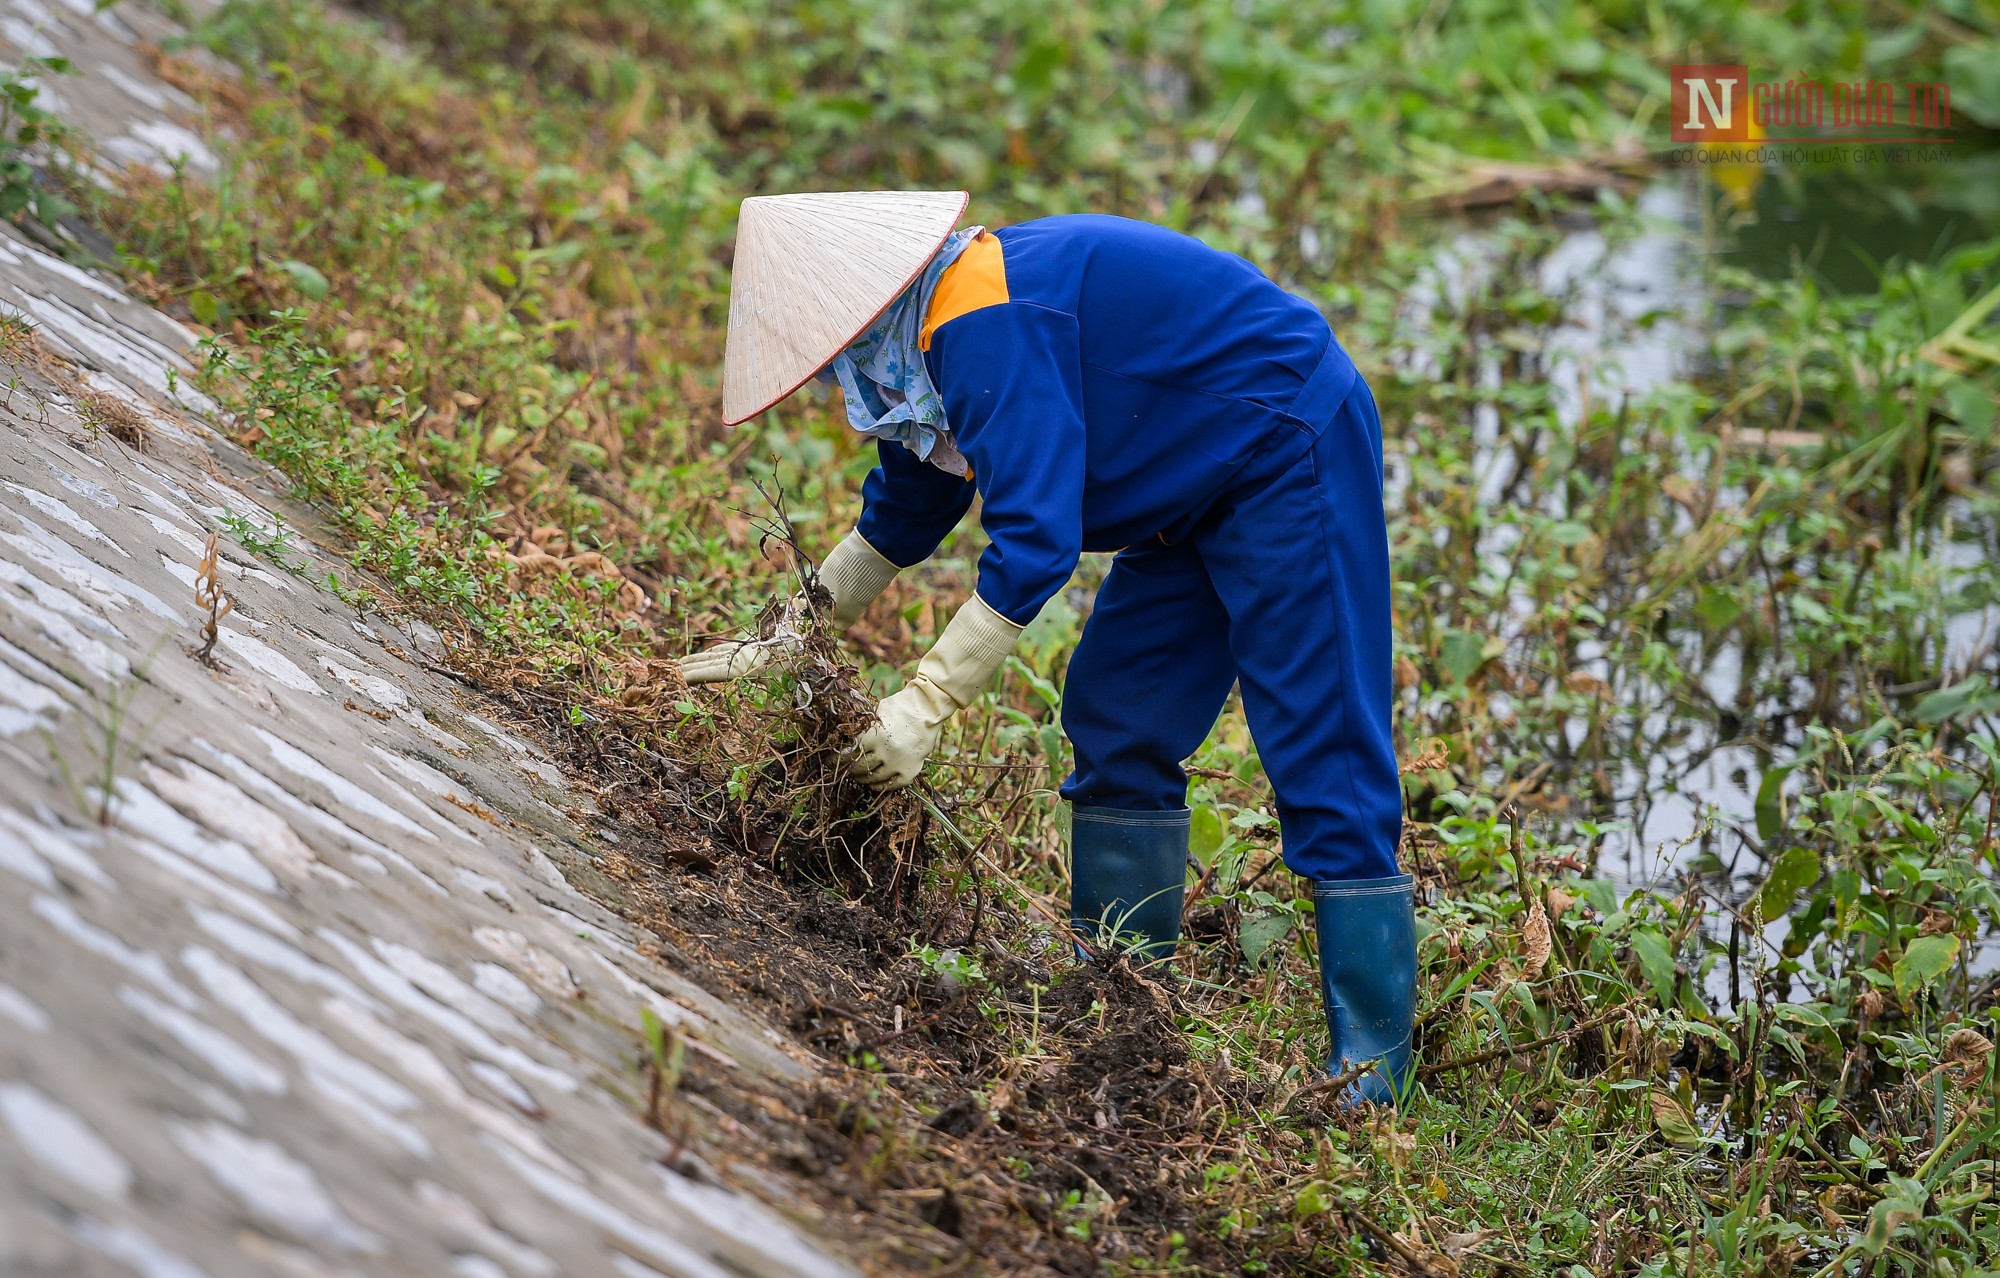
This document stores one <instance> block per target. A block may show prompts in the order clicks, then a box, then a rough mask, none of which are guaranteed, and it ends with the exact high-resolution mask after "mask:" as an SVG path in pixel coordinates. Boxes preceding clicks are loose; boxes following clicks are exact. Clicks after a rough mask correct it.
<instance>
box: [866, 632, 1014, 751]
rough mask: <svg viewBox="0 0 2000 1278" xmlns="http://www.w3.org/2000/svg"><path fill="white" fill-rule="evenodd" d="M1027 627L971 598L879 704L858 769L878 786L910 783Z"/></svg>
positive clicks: (983, 687)
mask: <svg viewBox="0 0 2000 1278" xmlns="http://www.w3.org/2000/svg"><path fill="white" fill-rule="evenodd" d="M1024 628H1025V627H1022V626H1017V625H1015V624H1014V623H1013V622H1011V621H1009V620H1007V619H1006V618H1005V617H1003V616H1001V615H1000V614H999V613H997V612H995V611H993V609H991V608H989V607H987V606H986V602H985V601H984V600H982V599H981V598H980V597H979V596H978V595H974V596H972V598H970V599H968V600H966V601H965V605H964V607H962V608H960V609H959V610H958V613H957V615H956V616H954V617H953V618H952V619H951V624H950V625H948V626H946V627H945V628H944V633H943V634H941V635H939V636H938V641H937V643H935V644H934V645H932V647H931V650H930V651H929V652H928V653H926V654H925V656H924V659H923V660H922V661H920V662H918V663H917V673H916V674H914V675H912V676H911V677H910V681H909V682H908V683H906V684H904V685H903V687H902V690H901V691H899V692H894V693H891V694H890V695H888V696H886V697H884V698H882V701H881V703H880V704H879V705H877V706H876V707H875V725H874V726H873V727H871V728H869V729H868V731H866V732H864V733H862V734H861V736H860V737H859V738H858V739H857V740H856V741H855V743H854V744H855V747H856V750H857V752H858V755H857V758H856V759H855V763H854V772H855V775H856V776H858V777H859V778H860V779H861V780H862V782H863V783H865V784H866V785H867V786H868V787H869V788H870V789H874V790H893V789H895V788H896V787H898V786H905V785H908V784H909V783H910V782H912V781H914V780H916V779H917V774H918V773H920V772H922V771H923V770H924V761H925V760H926V759H928V758H930V757H931V751H933V750H935V749H937V743H938V735H939V733H940V732H942V731H943V729H944V725H945V721H946V720H947V719H949V718H951V717H952V716H953V715H954V714H957V713H958V712H959V711H960V710H963V709H964V708H965V707H966V706H969V705H971V704H972V700H973V698H975V697H977V696H978V695H979V694H980V692H981V691H983V690H984V689H985V687H986V684H987V682H988V681H989V680H991V679H992V678H993V673H994V672H995V671H996V670H998V669H999V668H1000V663H1001V662H1003V661H1005V660H1006V659H1007V654H1008V653H1010V652H1012V651H1013V650H1014V643H1015V641H1016V640H1018V639H1019V638H1020V637H1021V631H1022V630H1023V629H1024Z"/></svg>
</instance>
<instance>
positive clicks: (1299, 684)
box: [682, 191, 1416, 1103]
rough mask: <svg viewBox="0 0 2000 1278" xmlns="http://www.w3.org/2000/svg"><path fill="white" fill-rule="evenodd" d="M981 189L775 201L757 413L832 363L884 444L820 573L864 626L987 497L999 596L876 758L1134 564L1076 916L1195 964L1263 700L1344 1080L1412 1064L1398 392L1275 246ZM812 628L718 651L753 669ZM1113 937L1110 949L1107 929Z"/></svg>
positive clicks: (1114, 607)
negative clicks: (1214, 776)
mask: <svg viewBox="0 0 2000 1278" xmlns="http://www.w3.org/2000/svg"><path fill="white" fill-rule="evenodd" d="M965 205H966V196H965V193H963V192H932V191H900V192H847V193H822V194H807V195H779V196H765V197H759V198H753V199H748V200H745V201H744V203H743V206H742V211H741V215H740V220H739V225H738V233H737V240H736V261H735V268H734V276H733V279H732V287H731V295H730V303H729V332H728V341H727V349H726V353H725V356H724V370H723V417H724V419H725V421H727V422H730V423H736V422H741V421H744V420H747V419H748V418H750V417H753V416H755V415H757V414H758V413H761V412H763V411H764V410H765V409H767V408H769V407H771V406H772V405H773V404H775V403H777V402H778V401H780V400H782V399H784V398H785V397H786V396H788V395H790V394H791V393H792V392H793V391H795V390H797V389H798V388H799V387H801V386H802V385H804V384H805V383H806V382H807V381H809V380H811V379H813V378H814V377H815V376H818V377H819V378H820V379H821V380H822V381H825V382H827V383H830V384H836V385H838V386H839V387H840V389H841V391H842V392H843V396H844V400H845V409H846V414H847V419H848V421H849V423H850V424H851V425H852V426H853V427H854V428H855V429H856V430H858V431H860V432H861V433H863V434H865V435H870V436H873V437H875V439H876V441H877V455H878V459H879V464H878V465H877V467H876V468H875V469H874V471H873V472H872V473H870V474H869V476H868V478H867V480H866V481H865V483H864V484H863V485H862V503H863V508H862V513H861V518H860V521H859V524H858V526H857V527H856V528H855V529H854V531H853V532H851V533H849V534H848V535H847V536H846V538H845V539H844V540H842V541H841V542H840V543H839V544H838V545H836V546H835V547H834V548H833V550H832V551H831V552H830V553H829V554H828V555H827V556H826V560H825V562H824V563H823V564H822V565H821V567H820V569H819V571H818V581H819V583H820V584H821V585H822V586H824V588H825V589H826V591H827V592H828V594H829V596H830V597H831V600H832V603H831V613H832V618H833V620H834V622H835V623H836V624H837V625H838V626H841V627H843V628H844V627H845V626H847V625H850V624H852V623H853V622H854V621H855V620H856V619H857V618H859V617H860V616H861V614H862V613H863V612H864V611H865V610H866V609H867V607H868V606H869V604H870V603H872V602H873V601H874V600H875V598H876V597H877V596H879V595H880V594H881V593H882V591H883V590H884V589H885V588H886V587H887V586H888V585H889V583H890V581H891V580H893V579H894V578H895V576H896V574H897V573H899V572H901V571H902V570H903V569H905V568H908V567H910V566H911V565H913V564H916V563H919V562H921V561H923V560H924V559H926V558H928V557H929V556H930V555H931V554H932V552H933V551H935V550H936V549H937V547H938V544H939V543H940V542H941V541H943V539H944V538H945V536H946V535H947V534H949V533H950V532H951V531H952V529H953V527H954V526H955V525H956V524H957V523H958V522H959V520H960V519H961V517H963V516H964V515H965V513H966V512H967V511H968V510H969V509H970V508H971V506H972V504H973V499H974V497H975V495H976V496H977V497H978V498H979V500H980V502H981V506H980V524H981V526H982V527H983V528H984V530H985V533H986V536H987V539H988V543H989V544H988V545H987V548H986V550H985V552H984V553H983V554H982V555H981V556H980V560H979V576H978V584H977V588H976V590H975V591H974V593H973V594H972V595H971V596H970V597H968V598H967V599H966V600H965V602H964V603H963V604H962V605H961V606H960V607H959V608H958V610H957V612H956V613H955V614H954V615H953V617H952V618H951V621H950V623H949V624H948V625H946V626H945V628H944V630H943V632H942V633H941V634H940V635H939V636H938V638H937V641H936V643H935V644H933V645H932V647H931V649H930V651H929V652H928V653H927V654H926V655H925V656H924V657H923V659H922V660H921V661H920V662H919V663H918V664H917V668H916V672H915V674H914V675H913V676H912V677H911V678H910V679H909V680H908V681H907V682H906V683H905V684H904V685H903V687H902V688H901V689H900V690H899V691H897V692H895V693H893V694H891V695H889V696H887V697H885V698H883V699H882V701H881V702H880V703H879V705H878V706H877V710H876V714H877V719H876V722H875V724H874V725H873V726H872V727H870V728H869V729H868V730H867V731H866V732H865V733H864V734H863V735H862V736H861V737H860V738H859V740H858V742H857V748H856V755H857V757H856V760H855V765H854V766H855V768H856V771H857V773H858V775H859V776H860V778H861V779H862V780H863V781H865V782H866V783H867V784H869V785H871V786H874V787H876V788H887V787H893V786H901V785H907V784H909V783H910V782H911V781H912V780H914V779H915V778H916V777H917V776H918V774H919V773H920V772H921V770H922V769H923V767H924V764H925V761H926V760H927V759H928V758H929V756H930V754H931V752H932V751H933V750H934V749H935V748H936V746H937V743H938V739H939V735H940V733H941V731H942V729H943V727H944V725H945V723H946V721H947V720H948V719H950V717H951V716H952V715H953V714H954V713H955V712H957V711H959V710H961V709H963V708H965V707H966V706H967V705H969V704H970V703H971V702H973V701H974V700H975V699H977V698H978V697H979V696H980V695H981V692H982V690H983V689H984V688H985V687H986V685H987V684H988V682H989V681H990V680H991V679H992V677H993V675H994V674H995V673H996V672H997V671H998V670H999V668H1000V666H1001V665H1002V663H1003V662H1004V661H1005V660H1006V658H1007V655H1008V653H1009V652H1010V651H1011V650H1012V648H1013V647H1014V644H1015V641H1016V640H1017V639H1018V638H1019V636H1020V634H1021V631H1022V629H1023V628H1024V627H1025V626H1026V625H1027V624H1028V623H1029V622H1030V621H1032V620H1033V619H1034V617H1035V614H1036V613H1037V612H1039V611H1040V610H1041V608H1042V605H1043V604H1045V603H1047V602H1048V600H1049V599H1050V598H1051V597H1052V596H1053V595H1055V594H1056V592H1058V591H1060V590H1062V589H1063V588H1064V586H1065V585H1066V584H1067V583H1068V582H1069V580H1070V577H1071V575H1072V574H1073V572H1074V571H1075V568H1076V565H1077V561H1078V556H1079V555H1080V554H1081V553H1082V552H1084V551H1087V550H1088V551H1116V552H1117V554H1116V556H1115V557H1114V558H1113V559H1112V561H1111V567H1110V570H1109V571H1108V572H1107V573H1106V575H1105V577H1104V581H1103V584H1102V585H1101V586H1100V587H1099V588H1098V591H1097V595H1096V600H1095V603H1094V605H1093V607H1092V608H1091V611H1090V614H1089V617H1088V619H1087V620H1086V622H1085V624H1084V627H1083V634H1082V637H1081V639H1080V640H1079V642H1078V644H1077V647H1076V652H1075V655H1074V656H1073V658H1072V659H1071V661H1070V664H1069V671H1068V674H1067V676H1066V679H1065V685H1064V689H1063V701H1062V726H1063V729H1064V731H1065V732H1066V733H1067V734H1068V737H1069V740H1070V744H1071V746H1072V748H1073V750H1074V753H1075V770H1074V771H1073V772H1071V774H1070V776H1069V778H1068V780H1067V781H1066V782H1065V783H1064V785H1063V787H1062V796H1063V798H1064V799H1066V800H1068V801H1069V803H1070V805H1071V808H1070V885H1071V886H1070V915H1071V919H1072V924H1073V926H1074V927H1075V928H1076V930H1077V934H1078V936H1079V938H1080V939H1081V940H1083V941H1084V942H1085V943H1086V944H1087V945H1088V944H1090V943H1093V942H1097V941H1099V940H1101V939H1103V938H1105V937H1107V936H1110V935H1112V934H1114V933H1115V934H1117V935H1119V936H1121V937H1123V938H1125V939H1126V940H1127V941H1129V942H1130V943H1131V944H1132V946H1133V948H1134V949H1136V950H1137V951H1138V957H1139V958H1140V959H1141V960H1146V959H1153V960H1158V959H1160V958H1163V957H1165V956H1168V955H1171V953H1172V952H1173V949H1174V946H1175V945H1176V943H1177V942H1178V940H1179V936H1180V920H1181V910H1182V905H1183V901H1182V897H1183V893H1184V892H1185V890H1186V881H1187V872H1186V865H1187V852H1188V828H1189V809H1188V806H1187V774H1186V772H1185V771H1183V769H1182V767H1181V764H1182V761H1183V760H1185V759H1186V758H1187V757H1188V756H1189V755H1190V754H1192V753H1193V752H1194V751H1195V750H1196V749H1198V748H1199V747H1200V745H1201V743H1202V741H1203V740H1204V738H1206V737H1207V735H1208V733H1209V731H1210V729H1211V728H1212V727H1213V726H1214V724H1215V722H1216V719H1217V717H1218V715H1219V714H1220V713H1221V710H1222V707H1223V703H1224V701H1225V699H1226V698H1227V697H1228V695H1229V691H1230V688H1231V687H1232V685H1234V686H1240V687H1241V689H1242V694H1243V705H1244V711H1245V713H1246V715H1247V716H1248V719H1249V725H1250V731H1251V734H1252V736H1253V738H1254V739H1255V742H1256V745H1257V749H1258V755H1259V758H1260V760H1261V762H1262V765H1263V768H1264V771H1265V773H1266V774H1267V775H1268V777H1269V778H1270V782H1271V787H1272V790H1273V791H1274V793H1275V795H1276V799H1277V808H1278V819H1279V824H1280V830H1281V834H1282V839H1283V855H1284V860H1285V864H1286V866H1287V868H1289V869H1290V870H1292V871H1293V872H1294V873H1296V874H1298V875H1300V876H1302V877H1304V878H1305V879H1307V880H1310V881H1311V884H1312V899H1313V908H1314V912H1315V916H1316V933H1317V940H1318V943H1319V962H1320V973H1321V989H1322V993H1323V995H1324V1000H1325V1008H1326V1019H1327V1027H1328V1030H1329V1032H1330V1034H1331V1036H1332V1047H1333V1050H1332V1056H1331V1059H1330V1061H1329V1064H1328V1069H1329V1071H1330V1072H1331V1073H1334V1074H1340V1073H1342V1072H1343V1071H1345V1072H1349V1073H1353V1074H1355V1075H1357V1077H1355V1079H1354V1081H1353V1082H1352V1083H1351V1084H1350V1086H1349V1088H1348V1090H1347V1091H1346V1092H1345V1093H1344V1099H1345V1100H1346V1101H1347V1102H1349V1103H1353V1102H1371V1103H1382V1102H1393V1100H1394V1099H1395V1098H1396V1096H1397V1095H1398V1094H1399V1093H1400V1091H1401V1090H1402V1089H1403V1088H1404V1086H1405V1085H1406V1083H1407V1080H1408V1078H1409V1075H1410V1032H1411V1018H1412V1011H1413V1002H1414V994H1415V975H1416V936H1415V917H1414V904H1413V894H1412V881H1411V878H1410V876H1409V875H1407V874H1403V873H1400V872H1399V870H1398V866H1397V861H1396V852H1397V844H1398V837H1399V832H1400V826H1401V820H1402V791H1401V787H1400V785H1399V783H1398V779H1397V774H1396V762H1395V754H1394V749H1393V744H1392V741H1391V729H1390V702H1391V696H1392V693H1391V662H1392V655H1391V644H1390V603H1389V598H1390V589H1389V553H1388V536H1387V530H1386V525H1385V521H1384V516H1383V507H1382V434H1381V422H1380V419H1379V418H1378V416H1377V414H1376V408H1375V401H1374V399H1373V397H1372V396H1371V394H1370V392H1369V389H1368V387H1367V385H1366V383H1365V382H1363V380H1362V379H1361V377H1360V376H1359V375H1358V374H1357V373H1356V371H1355V368H1354V364H1353V362H1352V361H1351V360H1350V359H1349V358H1348V356H1347V354H1346V352H1345V351H1343V350H1342V349H1341V347H1340V344H1339V343H1338V342H1337V341H1336V340H1335V339H1334V336H1333V332H1332V330H1331V329H1330V328H1329V327H1328V325H1327V322H1326V320H1325V318H1324V317H1323V316H1322V315H1321V314H1320V312H1319V310H1318V309H1317V308H1316V307H1314V306H1313V305H1311V304H1310V303H1308V302H1305V301H1303V300H1301V299H1299V298H1297V297H1294V296H1292V295H1291V294H1289V293H1287V292H1285V291H1284V290H1283V289H1281V288H1279V287H1278V286H1277V285H1276V284H1274V283H1273V282H1272V281H1271V280H1270V279H1269V278H1267V277H1266V276H1265V275H1264V274H1263V273H1262V272H1261V271H1259V270H1258V269H1257V268H1256V267H1255V266H1253V265H1251V264H1250V263H1249V262H1248V261H1246V260H1244V259H1243V258H1241V257H1237V256H1235V255H1233V254H1229V253H1224V252H1221V251H1219V250H1216V249H1213V248H1210V247H1208V246H1207V245H1205V244H1203V243H1201V242H1200V241H1199V240H1196V239H1193V238H1190V237H1188V236H1185V235H1181V234H1179V233H1177V232H1174V231H1170V230H1166V229H1164V228H1161V227H1157V226H1152V225H1148V224H1146V223H1143V222H1137V221H1130V220H1127V219H1124V218H1117V217H1106V216H1097V215H1076V216H1063V217H1048V218H1042V219H1038V220H1035V221H1030V222H1023V223H1021V224H1019V225H1016V226H1008V227H1002V228H1000V229H998V230H987V229H984V228H981V227H971V228H968V229H964V230H957V231H954V230H953V228H954V227H955V226H956V225H957V222H958V220H959V218H960V217H961V216H962V214H963V212H964V209H965ZM785 642H786V637H785V636H782V635H781V636H780V637H779V638H778V639H776V640H765V641H759V642H734V643H729V644H725V645H724V646H722V647H720V648H716V649H712V650H710V651H707V652H703V653H700V654H696V655H694V656H691V657H689V658H687V659H686V660H685V662H684V663H683V666H682V669H683V673H684V674H685V676H686V678H687V680H688V681H689V682H690V683H703V682H714V681H718V680H722V679H728V678H734V677H738V676H740V675H743V674H746V673H749V672H750V671H752V670H755V669H757V668H759V667H760V666H761V665H763V664H764V663H765V662H766V661H767V660H768V659H769V658H770V657H771V656H772V654H773V653H774V652H775V651H776V650H777V649H778V648H780V647H782V646H783V645H784V643H785ZM1093 948H1095V947H1093Z"/></svg>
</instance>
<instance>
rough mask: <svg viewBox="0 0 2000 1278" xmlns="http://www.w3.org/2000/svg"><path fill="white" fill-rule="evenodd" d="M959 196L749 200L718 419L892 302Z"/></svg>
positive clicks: (745, 415) (935, 241)
mask: <svg viewBox="0 0 2000 1278" xmlns="http://www.w3.org/2000/svg"><path fill="white" fill-rule="evenodd" d="M970 199H971V197H970V196H969V195H968V194H967V193H966V192H964V191H825V192H813V193H805V194H799V195H758V196H752V197H751V198H749V199H747V200H745V201H743V208H742V211H741V212H740V213H738V214H737V221H736V265H735V268H734V270H733V271H732V272H731V275H730V281H729V336H728V341H727V343H726V345H725V347H724V350H723V356H722V420H723V423H724V424H725V425H729V426H734V425H736V424H737V423H738V422H742V421H747V420H749V419H750V418H752V417H755V416H756V415H757V414H759V413H761V412H763V411H764V410H765V409H767V408H769V407H771V405H773V404H775V403H777V402H778V401H779V400H781V399H783V398H785V396H787V395H789V394H791V393H792V392H793V391H795V390H797V389H798V388H799V387H801V386H803V385H805V384H806V383H807V382H808V381H810V380H812V376H813V374H814V373H817V372H818V371H819V370H820V369H822V368H824V367H826V364H827V361H828V360H831V359H832V358H833V357H834V356H835V355H838V354H840V352H841V351H842V349H844V348H845V347H846V346H847V345H848V344H849V343H850V342H852V341H853V340H854V339H855V338H857V337H859V336H861V334H862V333H863V332H864V331H866V330H867V328H868V326H869V325H870V324H873V323H874V322H875V320H876V319H877V318H878V317H879V316H880V315H881V314H882V312H883V311H886V310H888V309H889V303H891V302H893V301H895V300H896V299H897V298H898V297H900V296H901V295H902V292H903V290H904V289H906V288H908V287H909V286H910V283H911V281H913V280H915V279H916V278H917V276H918V275H920V274H922V272H923V269H924V267H925V266H926V265H927V264H928V263H929V262H930V260H931V257H932V256H933V255H934V254H935V253H936V252H937V251H938V249H939V248H940V247H941V246H942V245H943V244H944V242H945V238H946V237H947V236H949V235H950V234H951V232H952V228H953V227H955V226H957V225H958V219H959V216H960V215H961V214H963V213H964V212H965V206H966V204H967V203H968V202H969V201H970Z"/></svg>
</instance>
